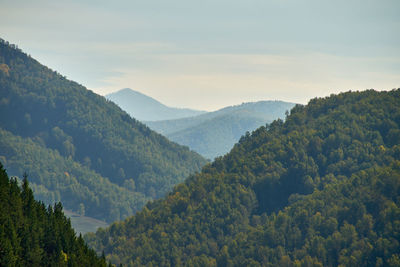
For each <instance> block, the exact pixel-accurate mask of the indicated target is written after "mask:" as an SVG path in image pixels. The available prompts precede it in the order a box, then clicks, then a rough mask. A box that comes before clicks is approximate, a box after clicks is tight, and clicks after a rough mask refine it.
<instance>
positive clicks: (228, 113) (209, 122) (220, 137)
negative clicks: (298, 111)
mask: <svg viewBox="0 0 400 267" xmlns="http://www.w3.org/2000/svg"><path fill="white" fill-rule="evenodd" d="M116 103H118V102H116ZM294 105H295V104H293V103H288V102H283V101H258V102H250V103H243V104H241V105H236V106H229V107H225V108H222V109H220V110H217V111H214V112H208V113H206V114H201V115H198V116H194V117H190V118H182V119H177V120H164V121H148V122H145V123H146V124H147V125H148V126H149V127H150V128H152V129H153V130H155V131H157V132H159V133H161V134H164V135H165V136H167V137H168V138H169V139H170V140H172V141H174V142H177V143H178V144H181V145H185V146H188V147H189V148H190V149H192V150H194V151H196V152H198V153H200V154H201V155H203V156H204V157H206V158H208V159H214V158H215V157H217V156H222V155H224V154H226V153H228V152H229V151H230V150H231V149H232V147H233V145H234V144H235V143H237V142H238V141H239V139H240V137H241V136H242V135H244V134H245V133H246V132H249V131H250V132H251V131H253V130H255V129H257V128H258V127H260V125H265V124H266V123H271V122H272V121H273V120H275V119H278V118H281V119H283V118H284V117H285V113H286V112H287V111H288V110H290V109H291V108H292V107H293V106H294Z"/></svg>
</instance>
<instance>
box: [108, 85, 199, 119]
mask: <svg viewBox="0 0 400 267" xmlns="http://www.w3.org/2000/svg"><path fill="white" fill-rule="evenodd" d="M105 97H106V98H107V99H109V100H111V101H113V102H114V103H116V104H117V105H118V106H120V107H121V108H122V109H123V110H125V111H126V112H127V113H128V114H129V115H131V116H132V117H133V118H135V119H137V120H140V121H159V120H172V119H179V118H185V117H191V116H196V115H199V114H203V113H206V111H201V110H193V109H187V108H173V107H168V106H166V105H164V104H162V103H160V102H159V101H157V100H155V99H154V98H152V97H149V96H147V95H144V94H142V93H140V92H138V91H134V90H132V89H129V88H125V89H122V90H119V91H117V92H114V93H111V94H108V95H106V96H105Z"/></svg>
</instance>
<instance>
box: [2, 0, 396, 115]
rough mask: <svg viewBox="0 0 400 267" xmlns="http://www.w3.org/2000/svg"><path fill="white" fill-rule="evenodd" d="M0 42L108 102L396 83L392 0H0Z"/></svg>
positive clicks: (271, 94) (295, 94)
mask: <svg viewBox="0 0 400 267" xmlns="http://www.w3.org/2000/svg"><path fill="white" fill-rule="evenodd" d="M1 7H2V8H1V9H0V37H1V38H2V39H4V40H6V41H9V42H10V43H13V44H16V45H18V47H20V48H21V49H22V50H23V51H24V52H26V53H28V54H30V55H31V56H32V57H33V58H35V59H37V60H38V61H39V62H40V63H42V64H44V65H46V66H48V67H49V68H51V69H53V70H56V71H57V72H59V73H61V74H62V75H65V76H66V77H67V78H68V79H71V80H73V81H76V82H78V83H80V84H82V85H84V86H85V87H87V88H88V89H90V90H92V91H94V92H96V93H98V94H100V95H105V94H109V93H111V92H115V91H118V90H120V89H122V88H132V89H133V90H136V91H139V92H141V93H143V94H145V95H148V96H150V97H153V98H155V99H156V100H158V101H160V102H161V103H163V104H165V105H167V106H171V107H179V108H192V109H198V110H207V111H212V110H217V109H220V108H223V107H225V106H231V105H238V104H241V103H243V102H254V101H261V100H282V101H287V102H294V103H301V104H306V103H307V102H308V101H309V100H310V99H312V98H315V97H324V96H329V95H330V94H332V93H334V94H336V93H339V92H345V91H349V90H352V91H362V90H366V89H371V88H373V89H376V90H391V89H393V88H399V87H400V36H399V34H397V31H398V29H399V28H400V18H399V16H398V14H397V13H398V10H400V2H398V1H389V0H384V1H380V2H376V1H372V0H367V1H335V2H325V1H316V0H307V1H305V2H302V3H299V2H298V1H293V0H288V1H277V0H270V1H260V0H254V1H237V2H234V3H232V2H230V1H226V0H219V1H204V2H201V3H197V2H196V3H193V2H188V1H182V0H172V1H169V2H168V3H167V2H158V1H146V2H142V1H121V0H120V1H114V2H108V1H96V2H92V1H89V0H87V1H69V2H66V3H61V2H54V1H48V0H39V1H35V2H31V1H26V0H22V1H11V0H3V1H2V3H1Z"/></svg>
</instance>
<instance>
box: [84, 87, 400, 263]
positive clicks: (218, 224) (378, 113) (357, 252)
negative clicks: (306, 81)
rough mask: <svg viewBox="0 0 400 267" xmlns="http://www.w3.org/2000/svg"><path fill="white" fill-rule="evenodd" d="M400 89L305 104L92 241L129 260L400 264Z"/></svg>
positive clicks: (111, 254) (90, 236) (116, 257)
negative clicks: (398, 131) (397, 135)
mask: <svg viewBox="0 0 400 267" xmlns="http://www.w3.org/2000/svg"><path fill="white" fill-rule="evenodd" d="M399 126H400V89H398V90H393V91H390V92H376V91H373V90H369V91H365V92H361V93H360V92H348V93H342V94H339V95H332V96H331V97H328V98H320V99H313V100H311V101H310V103H309V104H308V105H307V106H300V105H297V106H295V107H294V108H293V109H292V110H291V113H290V115H289V116H288V117H287V119H286V121H285V122H283V121H282V120H277V121H274V122H273V123H271V124H270V125H268V126H267V127H261V128H259V129H257V130H256V131H254V132H253V133H252V134H247V135H246V136H243V137H242V138H241V139H240V141H239V143H238V144H237V145H235V147H234V148H233V149H232V151H231V152H230V153H229V154H227V155H226V156H224V157H220V158H217V159H216V160H215V161H214V162H213V163H212V164H209V165H207V166H206V167H205V168H204V169H203V171H202V172H201V173H200V174H197V175H193V176H191V177H190V178H189V179H187V180H186V182H185V183H183V184H180V185H178V186H176V187H175V189H174V191H173V192H171V193H170V194H169V195H168V196H167V197H166V198H164V199H163V200H159V201H155V202H152V203H149V204H148V205H146V207H145V208H144V209H143V210H142V211H140V212H138V213H137V214H136V215H135V216H134V217H131V218H129V219H127V220H125V221H124V222H121V223H116V224H113V225H112V226H110V227H109V228H107V229H101V230H99V231H97V233H96V234H88V235H87V236H85V238H86V240H87V241H88V242H89V244H90V245H91V246H92V247H94V248H95V249H96V250H98V251H102V250H104V251H105V253H106V255H107V257H108V258H109V259H110V260H112V261H113V262H115V263H120V262H122V263H125V264H127V265H128V266H143V265H147V266H150V265H153V266H170V265H171V266H172V265H187V266H192V265H199V266H200V265H208V266H217V265H218V266H390V265H395V264H397V262H398V259H399V252H400V243H399V240H400V228H399V227H400V198H399V195H400V161H399V160H400V140H399V139H396V137H393V136H396V135H393V132H396V131H397V130H398V129H399Z"/></svg>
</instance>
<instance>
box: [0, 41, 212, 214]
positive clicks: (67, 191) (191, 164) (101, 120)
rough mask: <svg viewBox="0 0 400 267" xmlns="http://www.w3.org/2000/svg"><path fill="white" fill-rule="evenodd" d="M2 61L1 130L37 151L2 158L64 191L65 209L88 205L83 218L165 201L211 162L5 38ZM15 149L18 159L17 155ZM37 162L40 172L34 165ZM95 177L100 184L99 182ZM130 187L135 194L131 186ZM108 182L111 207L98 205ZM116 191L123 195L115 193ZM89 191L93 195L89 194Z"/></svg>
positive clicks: (0, 54)
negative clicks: (127, 188) (150, 200)
mask: <svg viewBox="0 0 400 267" xmlns="http://www.w3.org/2000/svg"><path fill="white" fill-rule="evenodd" d="M0 64H5V65H6V66H7V68H6V67H3V68H2V69H3V71H0V127H1V128H2V129H3V130H5V131H7V132H9V133H11V134H12V135H14V136H19V137H22V138H23V139H22V140H20V139H15V138H14V141H16V142H17V143H21V142H28V141H27V140H28V138H30V139H31V140H33V141H34V143H35V145H33V144H31V145H29V146H28V147H30V148H32V150H30V151H28V152H27V154H30V156H29V157H30V160H32V162H27V161H26V160H25V159H23V158H21V157H22V156H21V155H22V154H23V153H20V152H21V150H23V148H22V146H19V148H15V147H14V144H11V143H10V144H8V146H9V149H6V150H2V151H1V152H0V156H2V157H5V158H6V159H7V161H6V162H5V165H6V167H8V163H9V161H8V159H9V158H12V159H11V163H12V164H13V166H12V171H14V170H15V169H22V170H24V171H27V172H28V173H34V175H33V176H32V177H35V179H36V180H35V184H36V185H37V187H36V188H35V189H38V190H39V191H41V192H42V193H43V192H45V191H46V190H48V191H49V192H48V193H49V194H54V195H55V196H57V197H58V193H57V192H59V198H60V200H61V201H62V202H63V203H72V204H71V205H70V204H66V206H68V207H69V208H71V209H72V210H75V211H77V210H79V205H80V203H83V204H84V206H85V213H86V214H92V215H93V216H94V217H96V218H98V219H107V220H108V221H113V220H115V219H119V218H123V217H125V215H127V214H128V215H131V214H133V213H134V212H135V210H137V209H139V208H141V207H142V205H143V203H144V199H146V198H159V197H161V196H164V195H165V193H166V192H168V191H170V190H171V189H172V187H173V186H174V185H175V184H177V183H178V182H181V181H183V179H184V178H185V177H187V176H188V175H189V174H191V173H194V172H196V171H199V170H200V169H201V167H202V166H203V165H204V164H205V163H206V160H205V159H203V158H202V157H201V156H200V155H198V154H196V153H194V152H191V151H190V150H189V149H188V148H186V147H182V146H180V145H177V144H175V143H172V142H170V141H168V140H167V139H166V138H165V137H163V136H161V135H159V134H157V133H155V132H153V131H151V130H150V129H149V128H147V127H146V126H145V125H143V124H142V123H140V122H138V121H136V120H135V119H132V118H131V117H129V115H128V114H127V113H125V112H123V111H122V110H121V109H120V108H119V107H118V106H117V105H115V104H114V103H112V102H110V101H108V100H106V99H105V98H104V97H101V96H99V95H96V94H94V93H93V92H91V91H89V90H87V89H86V88H85V87H83V86H81V85H79V84H77V83H75V82H72V81H69V80H67V79H66V78H65V77H63V76H61V75H60V74H58V73H57V72H54V71H52V70H50V69H48V68H47V67H45V66H43V65H41V64H39V63H38V62H37V61H35V60H34V59H32V58H31V57H29V56H27V55H26V54H24V53H23V52H21V51H20V50H18V49H16V48H15V47H14V46H12V45H8V44H7V43H6V42H4V41H0ZM2 66H3V65H2ZM5 69H7V71H4V70H5ZM7 138H8V139H9V140H11V137H7ZM16 145H17V144H16ZM33 146H35V148H34V149H33ZM38 146H41V147H42V148H41V149H39V148H38ZM16 149H17V150H18V151H17V152H18V153H17V154H19V155H20V156H15V157H14V158H13V155H15V152H16V151H15V150H16ZM38 149H39V150H40V151H41V152H42V154H43V158H47V159H50V162H51V163H50V162H49V163H48V164H46V160H42V159H40V157H41V156H42V155H39V154H38V152H37V151H34V150H38ZM55 151H57V152H58V155H57V153H56V152H55ZM10 153H11V154H10ZM13 153H14V154H13ZM56 157H57V160H61V161H62V162H61V163H60V164H57V163H55V162H54V161H55V160H56ZM39 162H40V165H41V166H40V169H38V168H35V167H34V166H35V165H39ZM63 162H68V163H63ZM54 163H55V164H54ZM71 166H72V169H71ZM83 166H85V167H86V168H84V167H83ZM46 170H50V172H51V174H49V173H47V174H45V176H44V177H41V171H43V172H46ZM65 172H67V173H70V172H74V174H73V177H70V178H68V179H71V180H73V181H67V182H66V183H67V184H68V186H67V185H65V183H64V182H63V181H62V180H63V179H64V177H65ZM13 174H15V175H17V174H18V173H13ZM30 177H31V176H30ZM101 177H103V179H101ZM50 178H52V179H50ZM96 180H99V183H100V185H96V182H95V181H96ZM126 180H133V182H134V183H133V184H134V190H135V192H136V193H135V194H132V196H131V197H127V194H128V193H127V192H123V190H122V189H121V187H123V186H124V183H125V181H126ZM53 181H54V184H53ZM89 181H90V182H89ZM88 182H89V183H88ZM72 184H74V186H72ZM128 184H129V185H130V189H132V186H131V185H132V183H131V182H129V183H128ZM59 185H60V186H61V188H58V187H57V186H59ZM69 185H71V187H69ZM108 185H110V188H109V190H110V193H109V194H105V195H104V196H105V197H106V199H107V200H105V202H106V203H107V204H106V205H102V206H100V205H101V203H95V204H94V202H96V199H95V198H100V194H101V195H102V194H103V193H104V192H103V191H104V190H103V189H105V187H106V186H108ZM41 187H42V188H41ZM67 187H68V188H67ZM35 191H36V190H35ZM118 192H119V193H121V196H117V194H118ZM86 193H88V196H83V195H84V194H86ZM143 195H144V197H143ZM133 198H136V199H134V200H132V199H133ZM57 200H58V199H57ZM99 201H100V202H101V201H102V200H99ZM122 202H123V203H122ZM117 203H119V204H117ZM121 205H122V206H124V207H121ZM91 206H92V207H95V206H97V210H93V209H92V211H90V210H91V208H90V207H91ZM111 211H113V212H114V213H113V214H111ZM107 212H108V214H104V213H107Z"/></svg>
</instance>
